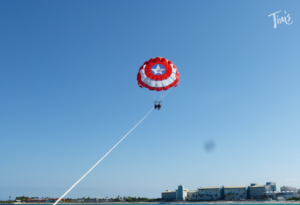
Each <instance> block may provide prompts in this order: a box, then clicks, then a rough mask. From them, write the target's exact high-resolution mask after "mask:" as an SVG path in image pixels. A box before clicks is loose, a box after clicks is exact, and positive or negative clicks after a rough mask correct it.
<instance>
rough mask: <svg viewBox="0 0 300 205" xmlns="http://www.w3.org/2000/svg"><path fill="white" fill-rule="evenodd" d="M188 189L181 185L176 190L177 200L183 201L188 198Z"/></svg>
mask: <svg viewBox="0 0 300 205" xmlns="http://www.w3.org/2000/svg"><path fill="white" fill-rule="evenodd" d="M187 193H188V190H187V189H185V188H184V187H183V185H179V186H178V189H177V190H176V200H179V201H183V200H186V197H187Z"/></svg>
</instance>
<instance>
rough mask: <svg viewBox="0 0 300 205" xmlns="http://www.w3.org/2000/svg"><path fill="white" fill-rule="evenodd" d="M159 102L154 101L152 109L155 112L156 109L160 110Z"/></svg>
mask: <svg viewBox="0 0 300 205" xmlns="http://www.w3.org/2000/svg"><path fill="white" fill-rule="evenodd" d="M161 102H162V101H161V100H158V101H157V100H155V101H154V109H155V110H156V109H158V110H160V108H161Z"/></svg>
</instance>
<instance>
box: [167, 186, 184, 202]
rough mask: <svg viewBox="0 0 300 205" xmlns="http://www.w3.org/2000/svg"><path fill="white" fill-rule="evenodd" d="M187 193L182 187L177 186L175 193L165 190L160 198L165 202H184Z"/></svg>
mask: <svg viewBox="0 0 300 205" xmlns="http://www.w3.org/2000/svg"><path fill="white" fill-rule="evenodd" d="M187 193H188V190H187V189H185V188H184V187H183V185H179V186H178V189H176V191H170V190H167V191H164V192H162V193H161V198H162V199H163V200H167V201H170V200H178V201H184V200H186V198H187Z"/></svg>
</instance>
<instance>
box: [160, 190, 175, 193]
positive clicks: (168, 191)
mask: <svg viewBox="0 0 300 205" xmlns="http://www.w3.org/2000/svg"><path fill="white" fill-rule="evenodd" d="M172 192H175V191H170V190H167V191H163V192H161V193H172Z"/></svg>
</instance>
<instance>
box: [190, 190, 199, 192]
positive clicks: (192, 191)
mask: <svg viewBox="0 0 300 205" xmlns="http://www.w3.org/2000/svg"><path fill="white" fill-rule="evenodd" d="M188 192H198V191H197V190H190V191H188Z"/></svg>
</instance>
